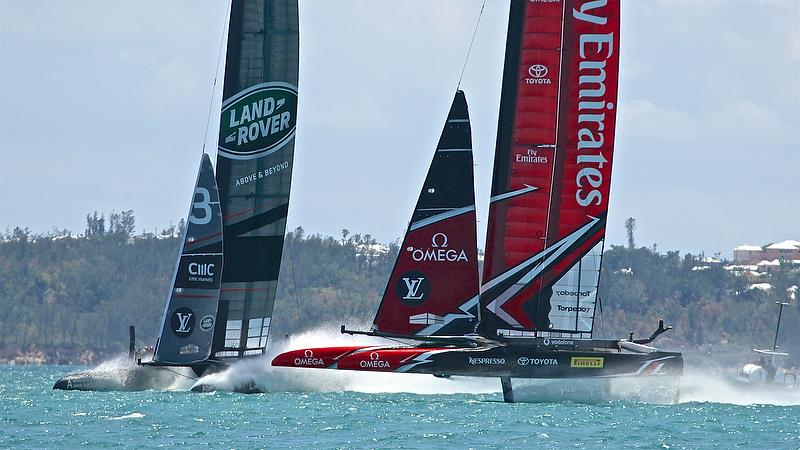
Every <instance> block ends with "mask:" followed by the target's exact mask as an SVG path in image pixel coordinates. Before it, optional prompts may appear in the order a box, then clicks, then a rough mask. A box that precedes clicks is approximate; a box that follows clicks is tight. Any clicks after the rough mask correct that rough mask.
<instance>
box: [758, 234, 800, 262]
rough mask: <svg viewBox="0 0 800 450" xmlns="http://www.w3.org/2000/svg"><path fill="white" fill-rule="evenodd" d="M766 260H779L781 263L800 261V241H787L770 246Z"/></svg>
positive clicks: (767, 248)
mask: <svg viewBox="0 0 800 450" xmlns="http://www.w3.org/2000/svg"><path fill="white" fill-rule="evenodd" d="M765 253H766V255H765V258H764V259H770V260H772V259H777V260H781V261H791V260H794V259H800V241H795V240H791V239H790V240H786V241H782V242H776V243H774V244H770V245H768V246H767V247H766V249H765Z"/></svg>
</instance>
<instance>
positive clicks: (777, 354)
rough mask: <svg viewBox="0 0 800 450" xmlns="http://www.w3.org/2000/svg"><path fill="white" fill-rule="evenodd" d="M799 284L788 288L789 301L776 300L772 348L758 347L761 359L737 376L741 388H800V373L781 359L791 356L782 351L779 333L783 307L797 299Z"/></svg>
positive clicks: (744, 367) (747, 366)
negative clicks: (775, 321)
mask: <svg viewBox="0 0 800 450" xmlns="http://www.w3.org/2000/svg"><path fill="white" fill-rule="evenodd" d="M796 295H797V286H792V287H791V288H789V289H788V297H789V301H788V302H776V304H777V305H778V321H777V324H776V326H775V339H774V340H773V341H772V348H769V349H765V350H762V349H757V348H754V349H753V351H754V352H756V353H758V354H759V355H760V356H759V359H758V360H756V361H753V362H750V363H748V364H745V365H744V366H742V368H741V369H739V373H738V374H737V376H736V378H735V380H734V381H735V382H736V384H737V385H738V386H739V387H741V388H747V389H751V390H759V389H770V390H797V389H800V374H798V372H797V370H795V368H794V367H786V366H785V365H784V364H783V363H782V362H781V360H783V361H785V360H786V359H788V357H789V356H790V355H789V353H786V352H782V351H780V350H779V349H780V346H779V345H778V335H779V333H780V330H781V317H782V316H783V307H784V306H791V302H792V300H795V299H796Z"/></svg>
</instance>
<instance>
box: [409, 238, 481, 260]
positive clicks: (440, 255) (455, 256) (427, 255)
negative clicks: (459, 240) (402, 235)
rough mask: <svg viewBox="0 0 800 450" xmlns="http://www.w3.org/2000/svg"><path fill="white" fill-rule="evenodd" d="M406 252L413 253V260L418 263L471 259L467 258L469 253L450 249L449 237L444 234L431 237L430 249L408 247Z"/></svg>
mask: <svg viewBox="0 0 800 450" xmlns="http://www.w3.org/2000/svg"><path fill="white" fill-rule="evenodd" d="M406 250H407V251H409V252H411V259H413V260H414V261H416V262H420V261H436V262H455V261H469V258H467V253H466V252H465V251H464V250H455V249H451V248H448V238H447V235H446V234H444V233H436V234H434V235H433V236H432V237H431V247H430V248H414V247H408V248H407V249H406Z"/></svg>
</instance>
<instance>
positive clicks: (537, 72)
mask: <svg viewBox="0 0 800 450" xmlns="http://www.w3.org/2000/svg"><path fill="white" fill-rule="evenodd" d="M528 74H530V76H532V77H533V78H543V77H546V76H547V67H545V66H544V65H542V64H534V65H532V66H530V67H528Z"/></svg>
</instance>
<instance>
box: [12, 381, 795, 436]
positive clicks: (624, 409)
mask: <svg viewBox="0 0 800 450" xmlns="http://www.w3.org/2000/svg"><path fill="white" fill-rule="evenodd" d="M75 369H79V368H77V367H64V366H42V367H34V366H0V448H69V449H73V448H110V447H135V448H312V447H313V448H318V449H322V448H443V447H455V448H470V447H475V448H509V447H511V448H564V447H572V448H589V449H595V448H688V449H696V448H760V449H783V448H787V449H797V448H800V406H793V405H792V404H791V403H792V402H794V400H795V399H794V398H792V397H787V396H785V395H781V396H780V397H778V398H776V399H775V402H776V403H781V404H780V405H778V404H768V403H750V404H748V403H747V402H748V401H750V400H752V399H750V400H748V399H744V401H741V400H742V399H741V398H731V399H726V398H722V397H720V396H724V395H729V394H725V393H724V392H723V393H720V392H719V391H718V390H716V391H715V388H714V386H713V382H711V384H710V385H709V386H708V392H709V395H708V396H709V398H711V397H714V396H716V397H718V398H714V400H715V401H698V399H700V400H702V397H703V395H704V394H703V390H704V388H703V387H702V386H701V385H698V386H695V388H693V389H690V392H689V393H688V398H687V399H686V400H688V401H686V402H683V403H679V404H676V405H655V404H648V403H642V402H634V401H623V400H614V401H608V402H596V403H580V402H539V403H516V404H505V403H503V402H502V395H501V394H500V393H499V392H497V390H499V383H497V386H495V383H494V381H492V380H483V381H481V380H478V381H475V380H441V379H434V378H433V377H430V376H424V375H423V376H416V375H403V374H398V375H393V374H387V375H381V376H377V377H374V376H369V374H357V375H354V377H352V378H346V377H347V376H348V375H347V373H346V372H345V373H344V374H342V373H339V374H337V376H338V377H340V378H338V379H327V378H325V377H326V376H325V375H324V374H325V373H335V371H319V370H317V371H315V372H314V373H309V372H311V371H309V370H306V371H302V370H301V371H299V373H298V371H297V370H293V369H285V370H286V371H289V372H287V373H281V374H279V375H278V376H275V377H274V379H275V380H276V381H274V382H273V383H272V384H271V386H270V389H273V390H275V391H276V392H270V393H266V394H254V395H244V394H234V393H225V392H215V393H203V394H201V393H193V392H187V391H144V392H76V391H53V390H52V389H51V387H52V385H53V383H54V382H55V381H56V380H57V379H58V378H59V377H60V376H62V375H64V374H65V373H66V372H69V371H72V370H75ZM287 374H288V375H287ZM295 374H297V375H296V376H295ZM364 375H367V376H364ZM315 378H316V379H318V380H319V383H318V386H319V387H320V389H319V390H323V391H329V392H298V391H297V390H298V389H300V390H306V391H308V390H313V389H314V385H315V384H314V379H315ZM281 380H282V381H281ZM281 383H283V384H284V386H285V387H286V388H287V389H292V390H294V391H292V392H280V390H281V389H280V388H281ZM347 383H351V384H349V385H348V384H347ZM341 389H360V390H362V391H368V392H353V391H350V390H341ZM402 391H407V392H402ZM458 391H468V392H481V393H459V392H458ZM712 391H713V392H715V393H714V394H713V395H712V394H711V392H712ZM412 392H423V393H412ZM435 392H452V393H448V394H442V393H435ZM755 400H758V399H755ZM726 401H735V402H737V403H745V404H733V403H726ZM787 403H788V404H787ZM796 403H797V404H800V401H797V402H796Z"/></svg>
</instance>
